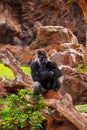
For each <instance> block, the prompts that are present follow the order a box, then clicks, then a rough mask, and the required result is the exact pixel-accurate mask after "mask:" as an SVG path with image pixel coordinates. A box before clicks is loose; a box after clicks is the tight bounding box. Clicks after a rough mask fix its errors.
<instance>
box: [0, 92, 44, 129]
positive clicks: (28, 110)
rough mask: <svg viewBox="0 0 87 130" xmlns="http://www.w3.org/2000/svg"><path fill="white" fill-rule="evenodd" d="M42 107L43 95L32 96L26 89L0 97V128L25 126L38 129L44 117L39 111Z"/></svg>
mask: <svg viewBox="0 0 87 130" xmlns="http://www.w3.org/2000/svg"><path fill="white" fill-rule="evenodd" d="M44 108H46V104H45V103H44V102H43V97H42V96H33V94H32V93H31V92H30V91H29V90H28V89H21V90H20V91H19V92H18V94H11V95H8V96H7V97H6V98H0V130H13V129H16V130H18V129H19V128H24V127H26V126H30V127H32V128H33V130H40V128H41V127H42V126H41V123H42V121H43V120H44V119H45V117H44V116H43V115H42V113H41V111H42V109H44Z"/></svg>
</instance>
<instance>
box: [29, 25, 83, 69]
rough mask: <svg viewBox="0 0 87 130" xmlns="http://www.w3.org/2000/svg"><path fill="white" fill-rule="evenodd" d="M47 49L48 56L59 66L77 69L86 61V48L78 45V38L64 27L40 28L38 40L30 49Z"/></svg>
mask: <svg viewBox="0 0 87 130" xmlns="http://www.w3.org/2000/svg"><path fill="white" fill-rule="evenodd" d="M41 48H45V50H46V51H47V53H48V55H49V56H50V58H51V59H52V60H54V61H55V62H56V63H57V64H58V65H59V64H63V65H69V66H71V67H76V66H77V65H78V64H79V63H81V62H82V61H83V59H84V47H83V46H82V45H80V44H79V43H78V40H77V38H76V37H75V36H74V34H73V33H72V32H71V30H70V29H67V28H65V27H62V26H45V27H40V28H39V30H38V32H37V37H36V40H35V41H34V42H33V43H32V44H31V45H30V49H31V50H34V49H41Z"/></svg>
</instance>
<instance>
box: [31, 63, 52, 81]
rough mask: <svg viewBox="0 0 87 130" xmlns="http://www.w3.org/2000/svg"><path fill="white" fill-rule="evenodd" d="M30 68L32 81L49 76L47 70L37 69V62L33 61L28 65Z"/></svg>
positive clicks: (41, 79)
mask: <svg viewBox="0 0 87 130" xmlns="http://www.w3.org/2000/svg"><path fill="white" fill-rule="evenodd" d="M30 68H31V75H32V78H33V80H34V81H38V82H41V81H43V80H45V79H46V78H49V77H51V73H49V72H48V71H47V70H44V69H39V68H40V66H39V65H38V63H37V62H33V63H32V64H31V65H30Z"/></svg>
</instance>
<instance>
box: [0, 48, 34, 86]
mask: <svg viewBox="0 0 87 130" xmlns="http://www.w3.org/2000/svg"><path fill="white" fill-rule="evenodd" d="M0 60H1V61H2V62H3V64H4V65H5V66H7V67H9V68H10V69H11V70H12V71H13V73H14V75H15V80H14V81H13V84H14V85H16V86H17V85H19V86H25V87H30V88H32V86H33V81H32V79H31V78H30V77H29V76H28V75H26V74H25V73H24V72H23V71H22V69H21V68H20V65H19V63H18V62H17V60H16V59H15V58H14V56H13V55H12V54H11V53H10V52H9V51H8V50H7V51H3V52H0Z"/></svg>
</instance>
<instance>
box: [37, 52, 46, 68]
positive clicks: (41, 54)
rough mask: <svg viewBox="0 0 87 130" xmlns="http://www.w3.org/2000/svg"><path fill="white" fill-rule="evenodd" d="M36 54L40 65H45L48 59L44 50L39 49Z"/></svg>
mask: <svg viewBox="0 0 87 130" xmlns="http://www.w3.org/2000/svg"><path fill="white" fill-rule="evenodd" d="M37 56H38V61H39V63H40V64H41V65H42V66H46V64H47V62H48V59H47V56H46V52H45V51H43V50H39V51H38V52H37Z"/></svg>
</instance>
